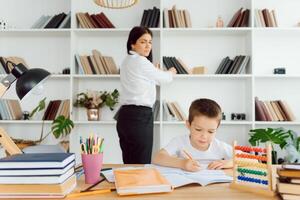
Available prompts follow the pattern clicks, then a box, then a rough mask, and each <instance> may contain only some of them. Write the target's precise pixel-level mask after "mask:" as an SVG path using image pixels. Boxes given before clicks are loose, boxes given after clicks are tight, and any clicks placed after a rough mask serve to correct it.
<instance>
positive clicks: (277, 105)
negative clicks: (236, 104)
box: [255, 97, 296, 121]
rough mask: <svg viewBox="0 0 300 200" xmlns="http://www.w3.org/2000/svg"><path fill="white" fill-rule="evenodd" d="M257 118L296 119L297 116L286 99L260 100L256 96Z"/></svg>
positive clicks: (257, 119) (261, 119) (273, 119)
mask: <svg viewBox="0 0 300 200" xmlns="http://www.w3.org/2000/svg"><path fill="white" fill-rule="evenodd" d="M255 120H256V121H295V120H296V118H295V115H294V114H293V112H292V110H291V108H290V106H289V105H288V104H287V102H286V101H283V100H276V101H260V100H259V99H258V97H255Z"/></svg>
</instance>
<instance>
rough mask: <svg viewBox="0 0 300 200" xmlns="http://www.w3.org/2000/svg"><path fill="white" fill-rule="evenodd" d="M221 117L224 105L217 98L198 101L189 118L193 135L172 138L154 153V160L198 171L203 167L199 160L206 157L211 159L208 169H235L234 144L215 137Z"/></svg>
mask: <svg viewBox="0 0 300 200" xmlns="http://www.w3.org/2000/svg"><path fill="white" fill-rule="evenodd" d="M221 118H222V112H221V108H220V106H219V105H218V104H217V103H216V102H215V101H213V100H210V99H197V100H195V101H194V102H193V103H192V104H191V106H190V108H189V118H188V120H187V121H186V127H187V128H188V129H189V130H190V135H183V136H179V137H176V138H174V139H172V140H171V142H170V143H169V144H168V145H167V146H166V147H165V148H163V149H161V150H160V151H159V152H158V153H157V154H156V155H155V156H154V159H153V163H154V164H157V165H162V166H167V167H176V168H181V169H183V170H186V171H192V172H194V171H198V170H200V169H201V168H200V165H199V163H198V161H199V162H200V164H203V163H204V160H210V162H208V166H207V168H208V169H224V168H231V167H232V160H231V158H232V147H231V146H230V145H228V144H226V143H224V142H222V141H219V140H218V139H216V138H215V135H216V131H217V128H218V127H219V125H220V122H221ZM186 152H188V153H186ZM187 154H190V155H187ZM197 160H198V161H197ZM201 160H202V161H203V162H201Z"/></svg>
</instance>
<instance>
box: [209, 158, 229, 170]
mask: <svg viewBox="0 0 300 200" xmlns="http://www.w3.org/2000/svg"><path fill="white" fill-rule="evenodd" d="M231 164H232V162H231V160H216V161H213V162H211V163H209V165H208V166H207V169H224V168H231V167H232V166H231Z"/></svg>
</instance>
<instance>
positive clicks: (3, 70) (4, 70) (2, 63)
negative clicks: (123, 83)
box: [0, 56, 28, 74]
mask: <svg viewBox="0 0 300 200" xmlns="http://www.w3.org/2000/svg"><path fill="white" fill-rule="evenodd" d="M7 61H11V62H13V63H15V64H19V63H22V64H23V65H25V67H27V68H28V65H27V63H26V62H25V60H24V59H23V58H21V57H17V56H10V57H3V56H0V74H9V73H10V72H11V70H12V69H13V68H14V67H13V65H12V64H11V63H8V66H6V62H7Z"/></svg>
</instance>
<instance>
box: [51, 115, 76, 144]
mask: <svg viewBox="0 0 300 200" xmlns="http://www.w3.org/2000/svg"><path fill="white" fill-rule="evenodd" d="M73 128H74V123H73V121H72V120H70V119H69V118H65V116H63V115H60V116H58V117H57V118H56V119H55V120H54V121H53V122H52V126H51V130H52V133H53V135H54V136H55V138H56V139H57V138H59V137H64V136H66V135H68V134H70V133H71V131H72V129H73Z"/></svg>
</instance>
